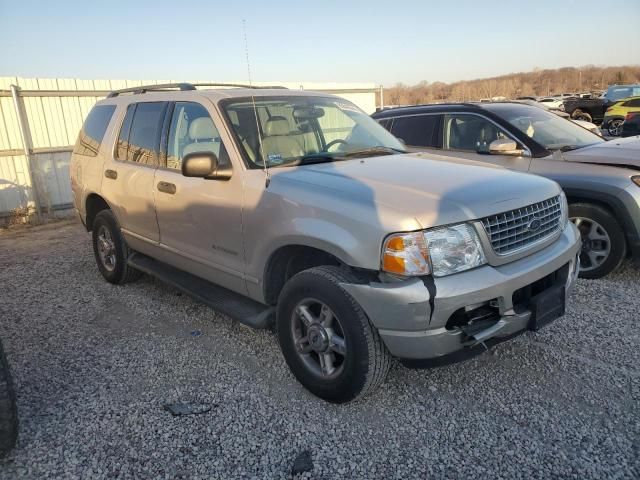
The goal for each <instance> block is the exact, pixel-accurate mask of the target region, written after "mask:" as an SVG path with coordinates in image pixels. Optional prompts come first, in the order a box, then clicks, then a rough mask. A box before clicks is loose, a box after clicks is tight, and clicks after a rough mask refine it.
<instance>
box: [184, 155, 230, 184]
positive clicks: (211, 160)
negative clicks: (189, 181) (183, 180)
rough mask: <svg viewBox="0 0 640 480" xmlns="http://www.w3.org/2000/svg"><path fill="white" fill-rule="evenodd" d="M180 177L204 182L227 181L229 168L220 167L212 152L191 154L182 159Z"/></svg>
mask: <svg viewBox="0 0 640 480" xmlns="http://www.w3.org/2000/svg"><path fill="white" fill-rule="evenodd" d="M182 175H184V176H185V177H195V178H204V179H206V180H229V179H230V178H231V168H230V167H221V166H220V163H219V161H218V157H217V156H216V155H215V153H213V152H193V153H188V154H187V155H185V156H184V158H183V159H182Z"/></svg>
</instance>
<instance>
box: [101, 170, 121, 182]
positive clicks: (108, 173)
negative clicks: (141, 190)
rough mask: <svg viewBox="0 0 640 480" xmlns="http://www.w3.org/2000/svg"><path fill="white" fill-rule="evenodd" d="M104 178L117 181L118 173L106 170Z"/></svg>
mask: <svg viewBox="0 0 640 480" xmlns="http://www.w3.org/2000/svg"><path fill="white" fill-rule="evenodd" d="M104 176H105V177H107V178H110V179H111V180H115V179H116V178H118V172H116V171H115V170H105V171H104Z"/></svg>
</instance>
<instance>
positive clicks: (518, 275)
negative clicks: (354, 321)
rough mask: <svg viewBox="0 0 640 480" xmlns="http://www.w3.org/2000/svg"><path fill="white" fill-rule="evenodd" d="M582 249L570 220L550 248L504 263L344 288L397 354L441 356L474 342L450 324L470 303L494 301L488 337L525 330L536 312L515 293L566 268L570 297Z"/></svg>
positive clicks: (503, 335) (345, 286)
mask: <svg viewBox="0 0 640 480" xmlns="http://www.w3.org/2000/svg"><path fill="white" fill-rule="evenodd" d="M579 250H580V235H579V233H578V231H577V229H576V228H575V226H574V225H573V224H572V223H569V224H568V225H567V227H566V228H565V230H564V231H563V232H562V235H561V236H560V237H559V238H558V240H557V241H556V242H554V243H553V244H551V245H550V246H548V247H546V248H545V249H543V250H540V251H538V252H536V253H534V254H531V255H529V256H527V257H524V258H521V259H520V260H516V261H514V262H511V263H507V264H505V265H501V266H497V267H493V266H489V265H485V266H483V267H480V268H476V269H473V270H469V271H466V272H462V273H458V274H455V275H451V276H448V277H443V278H436V279H433V278H432V277H426V278H413V279H409V280H405V281H400V282H396V283H381V282H371V283H368V284H343V285H342V286H343V288H345V290H347V291H348V292H349V293H350V294H351V295H352V296H353V297H354V298H355V299H356V300H357V301H358V302H359V303H360V305H361V306H362V308H363V309H364V310H365V312H366V313H367V315H368V316H369V319H370V320H371V322H372V323H373V325H374V326H375V327H376V328H377V329H378V332H379V334H380V336H381V338H382V339H383V341H384V342H385V344H386V346H387V348H388V349H389V351H390V352H391V354H392V355H395V356H397V357H400V358H407V359H427V358H436V357H442V356H444V355H448V354H451V353H453V352H456V351H458V350H461V349H463V348H465V346H469V345H470V343H469V342H468V338H467V336H466V334H465V332H464V331H463V330H462V329H460V328H451V326H449V328H447V326H446V325H447V322H448V321H449V319H450V318H451V317H452V315H453V314H454V312H457V311H459V310H460V309H464V308H465V307H471V306H475V305H480V304H486V303H487V302H491V305H492V306H493V308H495V309H496V310H497V316H498V318H497V322H496V323H495V325H493V326H492V327H491V328H488V329H487V331H485V332H481V335H480V337H479V338H482V339H483V340H485V339H489V338H501V337H508V336H511V335H513V334H515V333H517V332H519V331H521V330H523V329H526V328H527V327H528V325H529V321H530V319H531V311H529V310H526V309H525V310H523V309H518V308H514V301H513V295H514V293H515V292H517V291H520V290H521V289H523V288H524V287H527V286H528V285H532V284H534V283H535V282H537V281H538V280H541V279H543V278H545V277H547V276H549V275H552V274H553V273H554V272H556V271H559V270H561V269H563V268H565V270H562V271H563V272H564V271H567V272H568V273H565V275H566V277H565V279H564V280H563V281H564V282H565V291H566V294H567V295H568V294H569V293H570V291H571V289H572V287H573V285H574V283H575V281H576V278H577V275H578V253H579ZM567 265H568V269H566V267H567Z"/></svg>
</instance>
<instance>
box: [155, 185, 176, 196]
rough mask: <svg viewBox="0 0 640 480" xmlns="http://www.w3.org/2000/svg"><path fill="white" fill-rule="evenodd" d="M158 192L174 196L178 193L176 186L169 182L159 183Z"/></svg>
mask: <svg viewBox="0 0 640 480" xmlns="http://www.w3.org/2000/svg"><path fill="white" fill-rule="evenodd" d="M158 191H159V192H164V193H168V194H170V195H173V194H174V193H176V186H175V185H174V184H173V183H169V182H158Z"/></svg>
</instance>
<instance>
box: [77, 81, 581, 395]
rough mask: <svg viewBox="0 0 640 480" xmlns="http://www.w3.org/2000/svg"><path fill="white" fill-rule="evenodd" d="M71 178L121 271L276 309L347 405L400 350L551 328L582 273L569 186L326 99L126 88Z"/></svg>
mask: <svg viewBox="0 0 640 480" xmlns="http://www.w3.org/2000/svg"><path fill="white" fill-rule="evenodd" d="M176 88H179V91H177V90H175V89H176ZM70 172H71V185H72V190H73V193H74V203H75V207H76V209H77V211H78V214H79V216H80V218H81V220H82V222H83V223H84V224H85V225H86V227H87V229H88V230H89V231H91V232H92V242H93V248H94V253H95V258H96V262H97V266H98V269H99V271H100V272H101V274H102V275H103V276H104V278H105V279H106V280H107V281H108V282H111V283H115V284H120V283H125V282H127V281H131V280H134V279H135V278H136V277H138V276H139V274H140V272H146V273H149V274H152V275H155V276H156V277H158V278H160V279H162V280H164V281H166V282H168V283H170V284H171V285H174V286H175V287H177V288H179V289H182V290H183V291H185V292H187V293H189V294H191V295H193V296H194V297H196V298H198V299H199V300H201V301H203V302H205V303H206V304H208V305H210V306H213V307H215V308H216V309H217V310H218V311H220V312H223V313H226V314H227V315H229V316H230V317H232V318H235V319H236V320H238V321H240V322H243V323H245V324H248V325H250V326H253V327H255V328H267V327H268V326H270V325H271V324H272V322H273V321H275V324H276V327H277V332H278V333H277V335H278V340H279V343H280V347H281V349H282V352H283V355H284V358H285V360H286V362H287V364H288V365H289V367H290V369H291V371H292V372H293V374H294V375H295V377H296V378H297V379H298V380H299V381H300V382H301V383H302V384H303V385H304V386H305V387H306V388H307V389H309V390H310V391H311V392H313V393H314V394H316V395H318V396H319V397H321V398H324V399H326V400H330V401H333V402H345V401H349V400H352V399H354V398H357V397H360V396H362V395H364V394H365V393H367V392H368V391H370V390H372V389H373V388H374V387H376V386H377V385H379V384H380V383H381V382H382V381H383V380H384V378H385V375H386V373H387V370H388V369H389V365H390V358H391V356H397V357H400V358H409V359H423V358H444V357H446V356H447V355H449V354H455V353H456V352H460V351H462V350H464V349H467V348H472V349H473V348H474V347H476V346H477V347H478V348H480V347H479V346H480V344H482V343H484V342H487V341H488V342H489V343H491V342H493V341H497V340H499V339H504V338H506V337H508V336H511V335H514V334H516V333H518V332H522V331H525V330H526V329H530V328H531V329H537V328H540V327H541V326H543V325H544V324H546V323H547V322H549V321H551V320H553V319H554V318H557V317H558V316H560V315H562V313H563V312H564V304H565V297H566V295H567V294H568V293H569V291H570V290H571V287H572V285H573V283H574V280H575V278H576V277H577V272H578V267H577V263H578V260H577V255H578V252H579V248H580V239H579V234H578V231H577V229H576V227H575V226H574V225H573V224H571V223H569V222H568V217H567V216H568V213H567V205H566V201H565V197H564V194H563V193H562V190H561V189H560V187H559V186H558V184H557V183H555V182H552V181H550V180H548V179H545V178H542V177H538V176H533V175H523V174H521V173H517V172H510V171H508V170H506V169H500V168H491V167H487V166H484V165H481V164H479V163H477V162H452V161H449V162H445V161H442V160H433V159H430V158H428V156H427V157H424V156H419V157H416V156H414V155H407V154H404V148H403V146H402V144H401V143H400V142H399V141H398V140H397V139H396V138H395V137H393V136H392V135H391V134H389V133H388V132H387V131H386V130H384V129H383V128H382V127H380V125H378V124H377V123H376V122H375V121H373V120H372V119H371V118H370V117H369V116H368V115H366V114H365V113H364V112H362V111H361V110H360V109H359V108H358V107H356V106H355V105H354V104H352V103H350V102H348V101H347V100H344V99H342V98H339V97H335V96H330V95H326V94H321V93H312V92H306V91H304V92H303V91H289V90H286V89H248V88H238V89H228V88H227V89H218V90H215V89H211V90H197V89H196V86H194V85H192V84H179V85H168V86H167V85H161V86H152V87H136V88H134V89H128V90H124V91H116V92H113V93H112V94H111V95H109V97H108V98H106V99H105V100H102V101H100V102H98V103H97V104H96V106H95V107H94V108H93V110H92V111H91V113H90V114H89V116H88V118H87V120H86V121H85V124H84V127H83V129H82V131H81V133H80V135H79V137H78V141H77V143H76V147H75V149H74V153H73V155H72V159H71V165H70Z"/></svg>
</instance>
